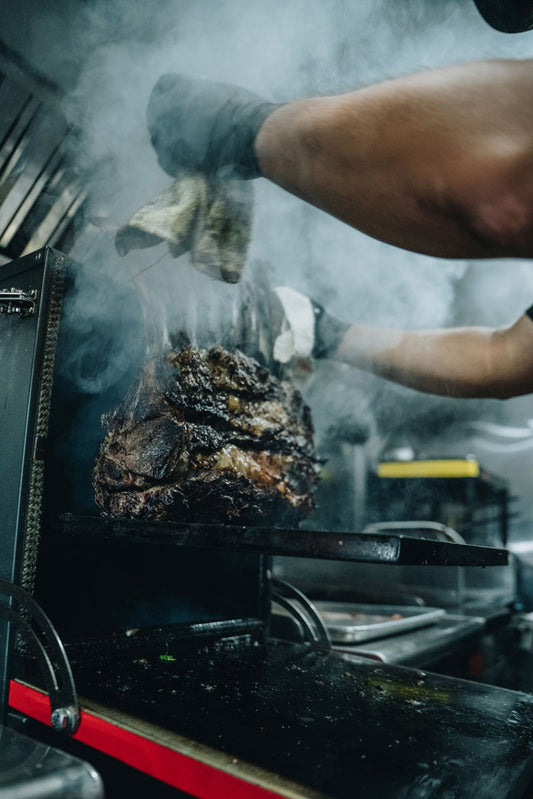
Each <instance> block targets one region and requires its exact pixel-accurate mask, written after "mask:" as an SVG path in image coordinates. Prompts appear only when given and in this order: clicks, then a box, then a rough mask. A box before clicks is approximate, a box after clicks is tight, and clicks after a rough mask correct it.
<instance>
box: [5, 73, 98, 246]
mask: <svg viewBox="0 0 533 799" xmlns="http://www.w3.org/2000/svg"><path fill="white" fill-rule="evenodd" d="M49 95H50V91H49V89H46V88H45V87H43V90H42V91H39V84H38V82H36V81H35V80H32V81H25V80H24V76H23V75H22V76H20V75H18V74H17V73H15V74H11V73H10V72H9V70H8V69H7V68H6V67H5V65H2V64H0V109H1V110H0V262H6V261H9V260H11V259H13V258H18V257H20V256H22V255H26V254H28V253H30V252H33V251H35V250H38V249H41V248H42V247H44V246H45V245H50V246H52V247H56V248H58V249H62V250H63V251H65V247H64V245H63V244H62V242H63V239H64V237H65V234H66V233H67V231H68V230H69V228H70V227H71V225H72V223H73V222H74V219H75V217H76V216H77V214H78V212H79V211H80V209H81V207H82V205H83V202H84V200H85V199H86V193H85V192H84V191H83V189H82V187H81V185H80V182H79V179H78V177H77V175H76V173H75V170H74V169H73V165H72V162H71V157H70V153H71V151H72V145H73V143H74V142H73V136H74V135H75V134H73V132H72V131H70V130H69V128H68V126H67V123H66V120H65V118H64V117H63V115H62V113H61V110H60V108H59V103H57V101H56V102H51V101H50V97H49Z"/></svg>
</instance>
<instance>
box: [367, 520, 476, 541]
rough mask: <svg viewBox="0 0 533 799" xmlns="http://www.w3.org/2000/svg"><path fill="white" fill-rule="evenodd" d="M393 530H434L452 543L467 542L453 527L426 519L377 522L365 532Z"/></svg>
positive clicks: (368, 526) (370, 525)
mask: <svg viewBox="0 0 533 799" xmlns="http://www.w3.org/2000/svg"><path fill="white" fill-rule="evenodd" d="M391 530H416V531H418V532H420V531H421V530H422V531H423V530H433V531H434V532H436V533H441V535H443V536H444V538H446V539H447V540H448V541H451V542H452V544H466V541H465V540H464V538H463V536H462V535H461V533H458V532H457V530H455V529H454V528H453V527H449V526H448V525H447V524H441V523H440V522H425V521H411V522H410V521H405V522H377V523H376V524H369V525H367V527H365V528H364V530H363V533H381V532H387V533H388V532H390V531H391Z"/></svg>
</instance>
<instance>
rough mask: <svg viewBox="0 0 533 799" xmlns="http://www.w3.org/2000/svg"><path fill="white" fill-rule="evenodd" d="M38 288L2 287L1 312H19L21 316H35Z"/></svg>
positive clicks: (0, 291) (0, 295)
mask: <svg viewBox="0 0 533 799" xmlns="http://www.w3.org/2000/svg"><path fill="white" fill-rule="evenodd" d="M37 293H38V292H37V289H30V290H29V291H24V290H23V289H13V288H11V289H0V314H3V313H5V314H13V313H16V314H18V315H19V316H20V317H21V318H24V317H26V316H33V314H34V313H35V303H36V301H37Z"/></svg>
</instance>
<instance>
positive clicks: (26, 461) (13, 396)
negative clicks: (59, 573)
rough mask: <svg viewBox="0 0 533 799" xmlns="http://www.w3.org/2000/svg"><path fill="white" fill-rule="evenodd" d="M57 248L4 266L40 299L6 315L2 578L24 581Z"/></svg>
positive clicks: (1, 639) (1, 633) (0, 378)
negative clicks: (23, 311) (24, 312)
mask: <svg viewBox="0 0 533 799" xmlns="http://www.w3.org/2000/svg"><path fill="white" fill-rule="evenodd" d="M49 256H53V251H46V252H43V251H40V252H38V253H35V254H33V255H30V256H27V257H26V258H22V259H20V260H19V261H17V262H15V263H14V264H9V265H7V266H5V267H2V269H0V284H1V285H2V286H4V285H5V286H7V287H10V286H12V285H16V287H17V288H18V289H21V290H23V291H25V292H29V291H32V290H36V291H38V293H39V297H40V302H39V308H38V310H37V312H36V313H34V314H33V315H32V316H29V317H27V318H20V317H19V316H17V315H15V314H3V315H2V316H1V317H0V362H1V364H2V370H1V375H0V429H1V430H2V458H1V459H0V515H1V519H2V531H1V535H0V577H5V578H7V579H8V580H11V581H16V582H19V581H20V576H21V570H22V560H23V555H24V552H23V546H24V543H25V542H24V537H25V533H26V529H27V522H28V518H29V517H30V514H31V509H30V508H29V492H30V480H31V472H32V468H33V465H34V463H35V462H36V461H38V459H39V454H38V453H36V452H34V436H35V427H36V419H37V403H38V395H39V377H40V373H41V360H42V357H43V348H44V343H45V337H46V329H47V321H48V319H47V307H46V301H47V295H48V290H49V284H50V277H51V264H50V260H52V258H51V257H49ZM7 630H8V627H7V625H6V624H5V623H3V622H2V623H1V624H0V659H1V663H0V691H1V694H0V722H1V720H2V708H3V698H4V700H5V690H6V684H5V681H6V664H7V650H8V646H7V636H8V633H7Z"/></svg>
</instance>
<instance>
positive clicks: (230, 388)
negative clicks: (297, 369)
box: [93, 347, 318, 526]
mask: <svg viewBox="0 0 533 799" xmlns="http://www.w3.org/2000/svg"><path fill="white" fill-rule="evenodd" d="M103 423H104V426H105V428H106V435H105V438H104V441H103V443H102V446H101V448H100V452H99V454H98V457H97V459H96V463H95V467H94V472H93V486H94V493H95V500H96V503H97V505H98V507H99V508H100V510H101V512H102V514H103V515H104V516H114V517H122V518H139V519H147V518H157V519H169V520H177V521H196V522H206V523H209V522H211V523H218V524H222V523H229V524H232V523H233V524H259V523H264V524H269V525H275V526H282V525H295V524H297V523H298V522H299V521H300V519H301V518H303V517H304V516H306V515H307V514H308V513H309V512H310V511H311V510H312V508H313V507H314V505H313V489H314V486H315V484H316V481H317V477H318V463H317V460H316V458H315V454H314V445H313V427H312V423H311V416H310V412H309V408H308V407H307V406H306V405H305V403H304V402H303V400H302V397H301V395H300V393H299V392H298V391H297V390H296V389H295V388H294V387H293V386H291V384H289V383H288V382H284V381H280V380H278V379H277V378H276V377H274V376H273V375H272V374H271V373H270V372H269V371H268V370H267V369H265V368H264V367H263V366H261V365H260V364H259V363H258V362H257V361H255V360H253V359H252V358H248V357H247V356H245V355H243V354H242V353H241V352H238V351H234V352H229V351H228V350H225V349H223V348H222V347H214V348H213V349H211V350H200V349H197V348H195V347H187V348H185V349H183V350H181V351H176V350H171V351H170V352H168V353H167V354H166V355H164V356H160V357H158V358H154V359H152V360H150V361H149V362H148V363H147V364H146V366H145V368H144V369H143V371H142V373H141V375H140V378H139V380H138V382H137V383H136V384H135V385H134V386H132V388H131V389H130V391H129V392H128V394H127V395H126V397H125V398H124V401H123V402H122V403H121V405H120V406H119V407H118V408H116V410H114V411H113V412H111V413H109V414H107V415H106V416H105V417H104V419H103Z"/></svg>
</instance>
